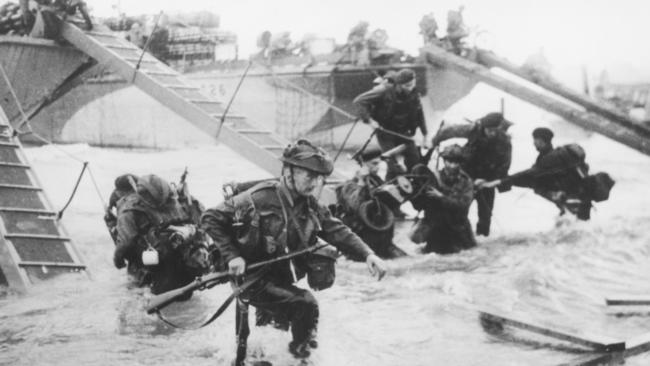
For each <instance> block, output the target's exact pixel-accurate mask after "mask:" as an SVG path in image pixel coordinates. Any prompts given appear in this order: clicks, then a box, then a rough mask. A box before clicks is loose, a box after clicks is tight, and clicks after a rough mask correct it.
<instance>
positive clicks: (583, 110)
mask: <svg viewBox="0 0 650 366" xmlns="http://www.w3.org/2000/svg"><path fill="white" fill-rule="evenodd" d="M422 52H423V54H424V56H425V58H426V60H427V61H428V62H430V63H432V64H434V65H437V66H440V67H446V68H449V69H451V70H454V71H456V72H458V73H460V74H463V75H466V76H468V77H472V78H475V79H477V80H479V81H482V82H484V83H486V84H488V85H491V86H493V87H495V88H498V89H501V90H503V91H504V92H506V93H509V94H511V95H513V96H515V97H518V98H520V99H522V100H524V101H526V102H529V103H531V104H533V105H536V106H538V107H540V108H542V109H545V110H547V111H549V112H552V113H555V114H557V115H559V116H561V117H563V118H564V119H566V120H567V121H569V122H572V123H575V124H577V125H579V126H581V127H583V128H585V129H588V130H591V131H594V132H597V133H600V134H602V135H605V136H607V137H609V138H611V139H613V140H615V141H618V142H620V143H622V144H625V145H627V146H629V147H631V148H633V149H635V150H638V151H640V152H642V153H644V154H646V155H650V129H648V128H646V127H645V126H643V125H640V124H637V123H634V122H633V121H629V120H628V121H625V120H623V121H622V120H621V116H617V115H616V114H612V113H614V112H612V111H609V110H605V109H602V108H600V109H599V108H595V107H594V104H596V103H595V102H590V103H589V104H588V103H587V102H586V100H588V99H587V98H585V97H581V98H577V97H576V96H577V94H576V93H567V92H566V91H567V89H566V88H560V87H559V86H556V87H553V86H551V84H549V83H538V85H540V86H542V87H545V88H546V89H547V90H548V91H550V92H552V93H554V94H555V95H559V96H561V97H563V98H564V99H568V101H562V100H559V99H558V98H554V97H551V96H549V95H547V94H545V93H543V92H541V91H538V90H536V89H535V88H532V87H530V86H528V85H526V84H525V83H520V82H516V81H512V80H510V79H507V78H504V77H502V76H500V75H497V74H496V73H494V72H492V71H491V70H490V69H489V68H488V67H486V66H484V65H482V64H479V63H476V62H473V61H470V60H467V59H465V58H462V57H459V56H457V55H455V54H452V53H450V52H447V51H446V50H444V49H442V48H440V47H436V46H433V45H429V46H426V47H424V48H423V49H422ZM479 59H480V58H479ZM483 60H484V62H486V63H487V64H489V65H490V66H499V67H503V68H504V69H506V71H511V72H512V70H507V69H509V68H511V67H510V66H506V63H504V62H499V61H501V60H500V59H498V58H497V57H491V58H490V57H487V55H485V54H484V56H483ZM542 84H544V85H542ZM569 94H573V95H571V96H570V97H569ZM572 103H578V104H579V105H577V106H576V105H575V104H572ZM623 117H624V116H623Z"/></svg>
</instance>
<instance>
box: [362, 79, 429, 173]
mask: <svg viewBox="0 0 650 366" xmlns="http://www.w3.org/2000/svg"><path fill="white" fill-rule="evenodd" d="M394 81H395V83H394V85H393V84H391V83H381V84H380V85H377V86H376V87H374V88H373V89H371V90H369V91H367V92H365V93H362V94H360V95H359V96H357V97H356V98H355V99H354V101H353V102H354V104H355V105H356V106H357V107H358V108H359V117H360V118H361V120H363V122H365V123H370V119H371V118H372V119H373V120H375V121H376V122H377V123H378V124H379V126H380V127H382V128H384V129H386V130H389V131H392V132H396V133H398V134H400V135H405V136H408V137H412V136H414V135H415V132H416V130H417V129H420V131H421V132H422V136H423V143H422V145H423V146H425V147H426V146H429V142H428V139H427V134H428V131H427V125H426V121H425V120H424V113H423V111H422V104H421V103H420V94H419V93H418V91H417V89H416V88H415V86H416V80H415V72H413V70H410V69H403V70H400V71H399V72H397V74H396V75H395V77H394ZM377 142H378V143H379V147H380V148H381V150H382V152H386V151H388V150H390V149H392V148H394V147H396V146H398V145H401V144H407V148H406V149H405V150H404V153H403V154H404V163H405V165H406V168H407V169H408V170H410V169H411V168H412V167H413V166H414V165H415V164H417V163H418V162H419V161H420V152H419V151H418V148H417V146H416V145H415V142H413V140H412V139H404V138H402V137H399V136H396V135H393V134H390V133H387V132H385V131H381V130H379V131H377ZM386 162H387V164H388V171H387V173H386V180H391V179H393V178H395V177H396V176H397V175H399V174H403V173H404V171H403V169H402V168H401V166H400V165H399V164H398V163H397V161H396V160H395V158H394V157H390V158H389V159H388V160H387V161H386Z"/></svg>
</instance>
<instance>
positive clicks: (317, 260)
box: [305, 246, 338, 291]
mask: <svg viewBox="0 0 650 366" xmlns="http://www.w3.org/2000/svg"><path fill="white" fill-rule="evenodd" d="M337 254H338V253H337V251H336V249H334V248H333V247H331V246H326V247H324V248H321V249H319V250H317V251H315V252H314V253H311V254H310V255H309V256H308V257H307V260H306V263H305V264H306V266H307V283H308V284H309V287H310V288H311V289H313V290H315V291H320V290H325V289H328V288H330V287H332V285H333V284H334V280H335V279H336V257H337Z"/></svg>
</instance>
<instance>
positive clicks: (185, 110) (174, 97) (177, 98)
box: [61, 23, 288, 174]
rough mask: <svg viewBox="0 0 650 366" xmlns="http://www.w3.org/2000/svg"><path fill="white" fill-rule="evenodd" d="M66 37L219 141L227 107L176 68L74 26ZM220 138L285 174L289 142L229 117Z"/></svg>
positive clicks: (119, 41) (65, 26) (265, 166)
mask: <svg viewBox="0 0 650 366" xmlns="http://www.w3.org/2000/svg"><path fill="white" fill-rule="evenodd" d="M61 35H62V37H63V38H64V39H66V40H67V41H68V42H70V43H71V44H72V45H73V46H75V47H76V48H77V49H79V50H80V51H82V52H83V53H84V54H86V55H88V56H90V57H92V58H93V59H95V60H96V61H97V62H98V63H100V64H103V65H105V66H107V67H108V68H110V69H111V71H113V72H115V73H116V74H118V75H119V76H120V77H122V78H124V79H125V80H127V81H132V82H133V84H134V85H135V86H137V87H138V88H139V89H140V90H142V91H144V92H145V93H147V94H149V95H150V96H152V97H153V98H154V99H156V100H158V101H159V102H160V103H162V104H163V105H165V106H167V107H169V108H170V109H171V110H173V111H174V112H176V113H177V114H178V115H180V116H182V117H184V118H185V119H186V120H187V121H188V122H190V123H192V124H194V125H195V126H197V127H198V128H199V129H201V130H202V131H204V132H205V133H207V134H209V135H211V136H215V137H216V135H217V130H218V129H219V123H220V118H221V115H222V114H223V111H224V106H223V105H222V104H221V103H220V102H219V101H216V100H214V99H211V98H209V97H208V96H206V95H205V94H204V93H203V92H202V91H201V90H200V89H199V88H198V87H195V86H192V85H191V84H190V83H188V82H187V81H186V80H185V79H184V78H183V77H182V76H181V75H180V74H179V73H177V72H176V71H174V70H173V69H171V68H169V67H168V66H166V65H165V64H163V63H162V62H160V61H158V60H157V59H155V58H154V57H153V56H151V55H149V54H147V53H144V54H143V51H142V50H141V49H140V48H138V47H136V46H135V45H133V44H132V43H130V42H128V41H127V40H124V39H122V38H120V37H119V36H116V35H113V34H111V33H99V32H84V31H82V30H80V29H79V28H77V27H75V26H74V25H72V24H69V23H63V24H62V33H61ZM138 64H139V67H137V65H138ZM219 139H220V142H222V143H224V144H225V145H226V146H228V147H230V148H232V149H233V150H234V151H236V152H238V153H239V154H241V155H242V156H243V157H244V158H246V159H247V160H249V161H251V162H253V163H255V164H256V165H257V166H259V167H260V168H262V169H264V170H265V171H268V172H270V173H271V174H278V172H280V168H281V162H280V161H279V160H278V157H279V156H280V155H281V154H282V151H283V150H284V148H285V147H286V145H287V143H288V141H286V140H285V139H284V138H282V137H280V136H278V135H276V134H274V133H272V132H271V131H268V130H262V129H260V128H258V127H256V126H254V125H252V124H251V123H249V122H248V121H247V120H246V118H245V117H244V116H241V115H235V114H231V113H229V114H228V115H227V116H226V119H225V123H224V125H223V127H222V129H221V132H220V136H219Z"/></svg>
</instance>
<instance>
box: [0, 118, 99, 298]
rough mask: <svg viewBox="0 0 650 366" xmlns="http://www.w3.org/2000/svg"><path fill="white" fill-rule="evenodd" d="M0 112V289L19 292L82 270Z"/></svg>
mask: <svg viewBox="0 0 650 366" xmlns="http://www.w3.org/2000/svg"><path fill="white" fill-rule="evenodd" d="M11 132H12V129H11V128H10V126H9V120H8V118H7V116H6V115H5V114H4V112H3V110H2V108H0V285H4V286H9V287H11V288H14V289H17V290H19V291H24V290H26V289H27V288H28V287H29V286H30V285H32V284H34V283H37V282H40V281H42V280H44V279H48V278H50V277H52V276H54V275H57V274H60V273H68V272H85V269H86V266H85V265H83V264H82V263H81V259H80V257H79V255H78V253H77V251H76V249H75V247H74V245H73V244H72V242H71V241H70V239H69V238H68V237H67V236H66V234H65V230H64V228H63V227H62V226H61V224H60V222H59V220H57V213H56V212H54V211H53V210H52V208H51V204H50V202H49V200H48V199H47V197H46V196H45V193H44V192H43V189H42V188H41V187H40V184H39V182H38V179H37V177H36V175H35V173H34V170H33V169H32V167H31V166H30V165H29V163H28V162H27V159H26V158H25V154H24V152H23V150H22V146H21V144H20V142H19V141H18V138H16V137H14V136H12V133H11Z"/></svg>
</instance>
